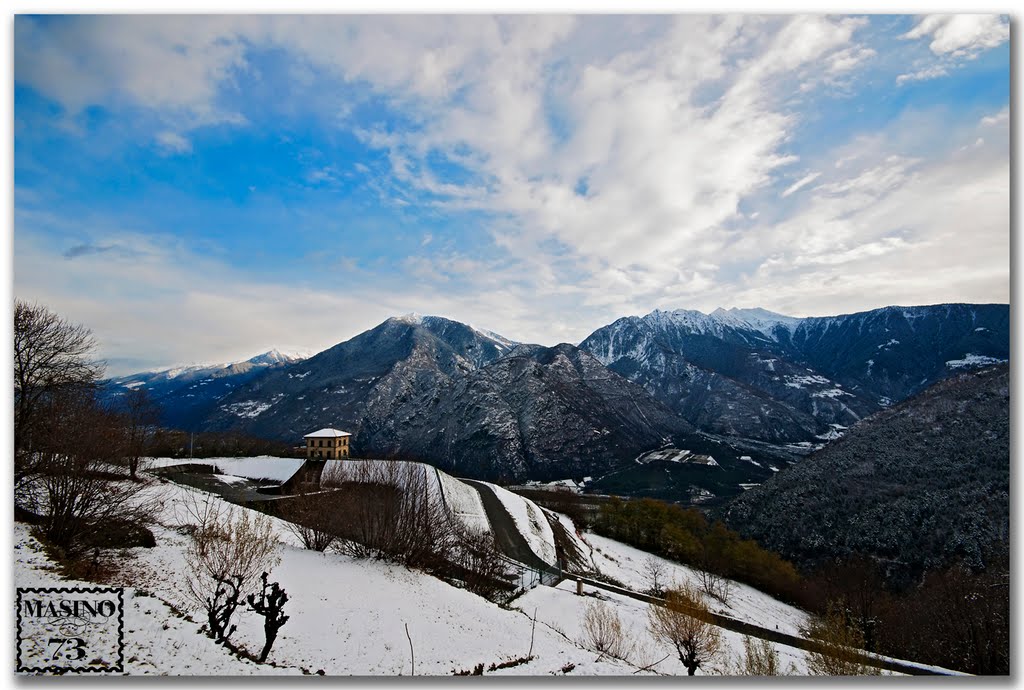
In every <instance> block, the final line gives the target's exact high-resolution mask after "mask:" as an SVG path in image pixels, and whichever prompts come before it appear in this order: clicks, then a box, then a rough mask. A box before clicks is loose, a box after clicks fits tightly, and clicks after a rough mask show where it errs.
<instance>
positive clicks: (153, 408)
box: [118, 388, 160, 479]
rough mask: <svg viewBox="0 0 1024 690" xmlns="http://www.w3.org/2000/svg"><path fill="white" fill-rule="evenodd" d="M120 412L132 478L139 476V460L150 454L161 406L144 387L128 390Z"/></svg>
mask: <svg viewBox="0 0 1024 690" xmlns="http://www.w3.org/2000/svg"><path fill="white" fill-rule="evenodd" d="M118 412H119V413H120V415H121V419H122V421H123V424H124V428H125V460H126V461H127V463H128V473H129V475H130V476H131V478H132V479H137V478H138V471H139V461H140V459H141V458H142V457H143V456H146V455H148V454H149V452H150V449H151V446H152V443H153V438H154V435H155V433H156V425H157V423H158V422H159V421H160V408H159V406H157V404H156V403H155V402H153V398H152V397H151V396H150V395H149V393H148V392H147V391H146V390H145V389H142V388H133V389H132V390H130V391H127V392H126V393H125V394H124V396H123V398H122V400H121V404H120V406H119V409H118Z"/></svg>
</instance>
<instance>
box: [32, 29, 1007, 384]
mask: <svg viewBox="0 0 1024 690" xmlns="http://www.w3.org/2000/svg"><path fill="white" fill-rule="evenodd" d="M13 41H14V46H13V56H14V57H13V63H14V64H13V76H14V84H13V93H14V95H13V116H14V117H13V133H14V155H13V161H14V166H13V167H14V185H13V219H14V232H13V241H12V247H13V249H12V254H13V256H12V258H13V261H12V264H13V293H14V295H13V296H14V297H15V298H18V299H25V300H29V301H37V302H40V303H42V304H45V305H46V306H48V307H49V308H51V309H53V310H54V311H56V312H58V313H60V314H62V315H63V316H66V317H67V318H69V319H71V320H73V321H76V322H79V323H83V324H85V325H87V326H88V327H90V328H91V329H92V330H93V332H94V333H95V335H96V337H97V340H98V341H99V343H100V346H99V352H98V354H99V355H100V356H102V357H103V358H105V360H106V361H107V365H108V368H107V371H108V373H109V374H111V375H119V374H125V373H130V372H135V371H141V370H147V369H156V368H162V367H170V366H174V365H180V364H186V363H199V362H226V361H234V360H239V359H243V358H246V357H250V356H252V355H255V354H258V353H260V352H262V351H265V350H269V349H271V348H278V349H281V350H284V351H293V352H294V351H298V352H304V353H314V352H317V351H320V350H323V349H325V348H327V347H330V346H331V345H334V344H336V343H338V342H341V341H343V340H346V339H348V338H350V337H352V336H354V335H356V334H358V333H359V332H362V331H364V330H366V329H368V328H372V327H373V326H375V325H376V324H378V323H380V322H381V321H383V320H384V319H386V318H388V317H389V316H394V315H400V314H405V313H409V312H417V313H422V314H436V315H441V316H447V317H449V318H453V319H456V320H459V321H463V322H467V323H471V324H473V325H475V326H477V327H480V328H486V329H489V330H492V331H496V332H498V333H500V334H502V335H504V336H506V337H508V338H511V339H514V340H519V341H524V342H537V343H542V344H548V345H553V344H555V343H559V342H573V343H578V342H579V341H580V340H582V339H584V338H585V337H586V336H587V335H589V334H590V333H591V332H592V331H594V330H595V329H597V328H599V327H601V326H603V325H605V324H608V323H610V322H612V321H614V320H615V319H617V318H620V317H622V316H628V315H642V314H646V313H648V312H650V311H652V310H653V309H669V310H671V309H699V310H701V311H705V312H709V311H711V310H713V309H715V308H716V307H726V308H728V307H763V308H766V309H770V310H772V311H776V312H780V313H784V314H788V315H792V316H814V315H833V314H841V313H850V312H855V311H861V310H865V309H872V308H877V307H880V306H885V305H890V304H900V305H916V304H935V303H941V302H1001V303H1006V302H1008V301H1009V294H1010V139H1009V132H1010V111H1009V105H1010V43H1009V20H1008V18H1007V17H1005V16H998V15H913V16H910V15H908V16H899V15H868V16H859V15H858V16H826V15H756V14H749V13H748V14H729V15H694V14H686V15H652V14H644V15H632V16H629V15H611V14H588V15H555V14H543V15H530V14H519V15H504V16H497V15H466V14H462V15H448V16H441V15H417V14H397V15H395V14H392V15H378V16H372V15H370V16H354V15H349V16H345V15H305V16H302V15H296V16H287V15H276V16H270V15H246V14H230V15H203V16H188V15H174V16H159V15H139V16H131V15H106V16H104V15H92V16H52V15H51V16H32V15H19V16H17V17H15V18H14V21H13Z"/></svg>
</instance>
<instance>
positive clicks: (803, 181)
mask: <svg viewBox="0 0 1024 690" xmlns="http://www.w3.org/2000/svg"><path fill="white" fill-rule="evenodd" d="M819 177H821V173H820V172H813V173H809V174H807V175H805V176H804V177H801V178H800V179H799V180H797V181H796V182H794V183H793V184H791V185H790V186H789V187H787V188H786V189H785V191H783V192H782V196H783V198H785V197H787V196H789V195H790V194H793V193H794V192H796V191H797V190H800V189H803V188H804V187H806V186H807V185H809V184H810V183H812V182H814V181H815V180H816V179H818V178H819Z"/></svg>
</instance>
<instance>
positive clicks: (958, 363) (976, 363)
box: [946, 353, 1006, 369]
mask: <svg viewBox="0 0 1024 690" xmlns="http://www.w3.org/2000/svg"><path fill="white" fill-rule="evenodd" d="M1005 361H1006V360H1005V359H999V358H998V357H988V356H986V355H976V354H971V353H968V354H966V355H964V358H963V359H951V360H949V361H948V362H946V367H947V368H949V369H964V368H967V367H984V366H989V365H991V364H1002V363H1003V362H1005Z"/></svg>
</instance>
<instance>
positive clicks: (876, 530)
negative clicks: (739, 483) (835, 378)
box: [722, 364, 1010, 584]
mask: <svg viewBox="0 0 1024 690" xmlns="http://www.w3.org/2000/svg"><path fill="white" fill-rule="evenodd" d="M1009 403H1010V381H1009V366H1008V365H1006V364H1001V365H997V366H993V367H989V368H985V369H982V370H979V371H971V372H964V373H960V374H958V375H956V376H953V377H951V378H949V379H946V380H944V381H941V382H939V383H937V384H935V385H934V386H932V387H931V388H929V389H928V390H926V391H924V392H923V393H921V394H919V395H916V396H914V397H912V398H910V399H908V400H906V401H904V402H902V403H899V404H897V405H894V406H893V407H891V408H889V409H886V410H884V411H883V412H881V413H879V414H877V415H874V416H872V417H871V418H869V419H867V420H865V421H864V422H862V423H861V424H858V425H857V426H856V427H854V428H853V429H851V430H850V432H849V433H848V434H846V436H844V437H843V438H841V439H839V440H837V441H835V442H833V443H830V444H829V445H828V446H826V447H825V448H823V449H822V450H820V451H819V452H817V453H815V454H814V455H813V456H811V457H810V458H808V459H807V460H806V461H804V462H801V463H799V464H797V465H796V466H794V467H791V468H789V469H788V470H787V471H785V472H780V473H779V474H778V475H777V476H776V477H773V478H772V479H770V480H769V481H768V482H765V483H764V484H763V485H761V486H759V487H755V488H753V489H751V490H750V491H748V492H745V493H744V494H743V495H742V496H739V497H738V498H737V499H735V500H734V501H732V502H731V503H730V504H729V506H728V507H727V508H726V509H725V510H724V511H723V514H722V517H723V518H724V519H725V520H726V521H727V523H728V524H729V525H730V526H731V527H734V528H735V529H738V530H739V531H740V532H742V533H743V534H744V535H745V536H748V537H751V538H754V539H756V540H757V541H758V543H760V544H762V545H763V546H766V547H768V548H770V549H772V550H774V551H777V552H778V553H781V554H782V555H783V556H785V557H786V558H787V559H790V560H792V561H794V562H796V563H799V564H801V565H805V566H812V567H813V566H815V565H820V564H821V563H822V562H824V561H826V560H827V559H830V558H837V557H838V558H845V557H850V556H854V555H861V556H863V555H868V556H870V557H871V558H872V559H874V560H875V561H877V562H879V563H881V564H883V566H884V568H885V571H886V574H887V576H888V579H889V580H890V582H896V583H901V584H907V583H909V582H914V581H915V579H916V578H918V577H919V576H920V575H921V573H922V572H924V571H925V570H931V569H935V568H938V567H941V566H945V565H948V564H949V563H952V562H954V561H962V562H964V563H965V564H966V565H967V566H969V567H970V568H972V569H975V570H977V569H980V568H982V567H984V566H985V565H986V560H987V559H988V558H989V557H990V556H991V555H992V554H991V552H990V549H991V548H992V547H993V546H995V545H999V544H1006V543H1008V540H1009V531H1010V519H1009V518H1010V514H1009V509H1010V500H1009V490H1010V463H1009V458H1010V417H1009Z"/></svg>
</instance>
